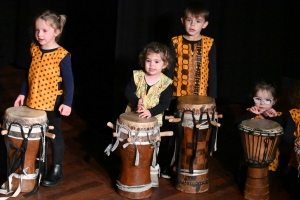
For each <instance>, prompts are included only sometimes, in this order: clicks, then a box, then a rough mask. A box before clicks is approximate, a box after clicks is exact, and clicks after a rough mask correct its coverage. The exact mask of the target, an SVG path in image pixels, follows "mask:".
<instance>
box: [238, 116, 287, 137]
mask: <svg viewBox="0 0 300 200" xmlns="http://www.w3.org/2000/svg"><path fill="white" fill-rule="evenodd" d="M239 129H240V130H242V131H246V132H249V131H250V132H254V134H262V135H264V134H275V135H277V134H278V135H281V134H283V128H282V127H281V126H280V124H278V123H277V122H275V121H272V120H268V119H248V120H244V121H242V123H241V124H240V125H239Z"/></svg>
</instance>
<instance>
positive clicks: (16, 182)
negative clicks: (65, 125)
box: [1, 106, 48, 196]
mask: <svg viewBox="0 0 300 200" xmlns="http://www.w3.org/2000/svg"><path fill="white" fill-rule="evenodd" d="M2 128H3V129H4V130H2V131H1V133H2V135H4V137H5V144H6V149H7V162H8V163H7V166H8V169H7V170H8V172H7V176H8V177H7V182H6V183H4V185H3V186H2V190H1V193H5V194H9V193H11V192H15V193H14V195H17V194H18V193H19V192H27V194H25V195H23V196H28V195H30V194H33V193H35V192H36V191H37V189H38V186H39V182H40V179H41V175H42V174H41V172H42V171H44V170H42V168H43V167H45V165H44V164H42V163H44V162H45V159H46V152H45V145H46V142H45V136H46V134H48V133H47V130H48V119H47V115H46V112H45V111H41V110H36V109H31V108H28V107H26V106H20V107H11V108H8V109H7V110H6V111H5V114H4V117H3V126H2ZM5 191H6V192H5Z"/></svg>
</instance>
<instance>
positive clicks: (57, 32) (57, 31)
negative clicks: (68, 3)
mask: <svg viewBox="0 0 300 200" xmlns="http://www.w3.org/2000/svg"><path fill="white" fill-rule="evenodd" d="M60 33H61V31H60V29H56V30H55V31H54V34H55V37H56V36H58V35H59V34H60Z"/></svg>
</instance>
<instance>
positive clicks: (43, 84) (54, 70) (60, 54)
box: [26, 44, 68, 111]
mask: <svg viewBox="0 0 300 200" xmlns="http://www.w3.org/2000/svg"><path fill="white" fill-rule="evenodd" d="M30 52H31V56H32V61H31V65H30V69H29V73H28V87H29V92H28V96H27V100H26V105H27V106H28V107H30V108H35V109H39V110H46V111H53V110H54V105H55V101H56V97H57V95H62V94H63V91H62V90H58V83H59V82H62V77H61V76H60V66H59V64H60V62H61V60H62V59H63V58H64V57H65V56H66V55H67V54H68V51H67V50H65V49H64V48H62V47H58V49H57V50H55V51H53V52H49V53H44V55H42V52H41V51H40V49H39V46H37V45H35V44H32V46H31V48H30ZM42 56H43V57H42Z"/></svg>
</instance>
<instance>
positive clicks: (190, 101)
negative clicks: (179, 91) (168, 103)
mask: <svg viewBox="0 0 300 200" xmlns="http://www.w3.org/2000/svg"><path fill="white" fill-rule="evenodd" d="M215 107H216V103H215V99H214V98H212V97H208V96H198V95H193V96H180V97H178V99H177V108H178V109H179V110H194V111H202V110H204V111H206V110H213V109H215Z"/></svg>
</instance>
